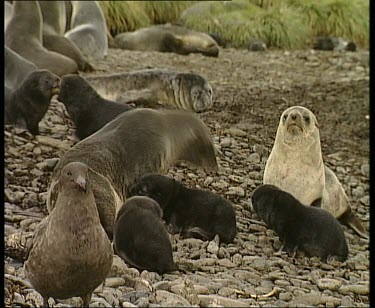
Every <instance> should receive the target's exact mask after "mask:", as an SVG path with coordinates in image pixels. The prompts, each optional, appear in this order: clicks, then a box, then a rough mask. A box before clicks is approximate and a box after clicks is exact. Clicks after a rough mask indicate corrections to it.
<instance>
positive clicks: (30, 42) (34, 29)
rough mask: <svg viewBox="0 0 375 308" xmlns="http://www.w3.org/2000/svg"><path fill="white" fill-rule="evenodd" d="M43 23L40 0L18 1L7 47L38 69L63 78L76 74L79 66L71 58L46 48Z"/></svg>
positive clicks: (11, 22) (7, 36) (8, 30)
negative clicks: (38, 0) (63, 76)
mask: <svg viewBox="0 0 375 308" xmlns="http://www.w3.org/2000/svg"><path fill="white" fill-rule="evenodd" d="M42 24H43V21H42V12H41V10H40V6H39V3H38V2H37V1H15V2H14V3H13V6H12V18H11V20H10V21H9V24H8V27H7V29H6V31H5V45H6V46H8V47H9V48H10V49H12V50H13V51H15V52H16V53H18V54H19V55H20V56H22V57H24V58H25V59H27V60H29V61H31V62H33V63H34V64H35V65H36V66H37V67H38V68H39V69H48V70H49V71H51V72H52V73H54V74H56V75H58V76H60V77H61V76H62V75H65V74H72V73H77V69H78V67H77V64H76V63H75V62H74V61H73V60H72V59H70V58H68V57H65V56H63V55H61V54H59V53H56V52H53V51H48V50H47V49H46V48H45V47H43V36H42Z"/></svg>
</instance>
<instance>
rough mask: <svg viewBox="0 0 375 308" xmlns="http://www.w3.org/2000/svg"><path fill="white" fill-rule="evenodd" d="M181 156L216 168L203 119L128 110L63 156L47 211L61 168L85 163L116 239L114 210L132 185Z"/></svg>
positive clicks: (179, 113) (102, 215) (106, 226)
mask: <svg viewBox="0 0 375 308" xmlns="http://www.w3.org/2000/svg"><path fill="white" fill-rule="evenodd" d="M179 160H185V161H188V162H190V163H194V164H196V165H198V166H202V167H208V168H216V167H217V162H216V156H215V148H214V145H213V143H212V138H211V135H210V132H209V130H208V128H207V126H206V125H205V124H204V123H203V121H201V120H200V119H199V118H198V117H197V116H195V115H194V114H192V113H189V112H184V111H180V110H163V111H157V110H152V109H147V108H144V109H141V108H140V109H135V110H130V111H127V112H124V113H122V114H120V115H119V116H118V117H117V118H116V119H114V120H113V121H111V122H110V123H108V124H107V125H106V126H104V127H103V128H102V129H100V130H99V131H97V132H96V133H95V134H93V135H91V136H89V137H87V138H86V139H84V140H82V141H81V142H79V143H77V144H76V145H75V146H73V147H72V148H71V149H70V150H69V151H68V152H66V153H65V154H64V155H63V156H62V157H61V159H60V161H59V162H58V164H57V165H56V167H55V169H54V171H53V174H52V178H51V184H50V186H49V189H48V196H47V208H48V211H49V212H51V211H52V210H53V208H54V207H55V202H56V198H57V197H58V195H59V191H58V189H57V186H56V183H57V178H58V177H59V175H60V173H61V169H62V168H63V167H64V166H65V165H66V164H68V163H69V162H72V161H77V162H82V163H85V164H87V165H88V167H89V171H90V172H89V176H90V180H91V183H92V186H91V187H92V189H93V192H94V196H95V201H96V204H97V206H98V210H99V215H100V220H101V222H102V224H103V226H104V229H105V230H106V231H107V234H108V235H109V237H110V238H112V235H113V227H114V222H115V214H116V211H117V210H118V208H119V207H120V206H121V205H122V204H123V203H124V201H125V199H126V192H127V190H128V188H129V187H131V186H132V185H133V184H134V182H135V180H136V179H137V178H138V177H140V176H141V175H142V174H145V173H147V172H164V171H165V170H166V169H167V168H168V167H169V166H171V164H173V163H175V162H177V161H179Z"/></svg>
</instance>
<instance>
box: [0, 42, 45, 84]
mask: <svg viewBox="0 0 375 308" xmlns="http://www.w3.org/2000/svg"><path fill="white" fill-rule="evenodd" d="M4 66H5V68H4V77H5V80H4V81H5V85H6V86H7V87H8V88H9V89H10V90H12V91H14V90H15V89H17V88H18V87H19V86H20V85H21V84H22V82H23V81H24V80H25V78H26V77H27V76H28V75H29V74H30V73H31V72H32V71H35V70H37V69H38V68H37V67H36V65H35V64H34V63H32V62H30V61H28V60H26V59H25V58H24V57H21V56H20V55H19V54H17V53H16V52H14V51H13V50H11V49H9V48H8V47H7V46H4Z"/></svg>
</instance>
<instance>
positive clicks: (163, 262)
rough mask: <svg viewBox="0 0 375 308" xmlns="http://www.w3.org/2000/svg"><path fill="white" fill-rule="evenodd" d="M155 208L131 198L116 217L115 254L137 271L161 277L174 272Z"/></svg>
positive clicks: (149, 201) (168, 243) (152, 203)
mask: <svg viewBox="0 0 375 308" xmlns="http://www.w3.org/2000/svg"><path fill="white" fill-rule="evenodd" d="M162 216H163V212H162V210H161V208H160V206H159V204H158V203H157V202H156V201H154V200H153V199H150V198H148V197H139V196H136V197H132V198H130V199H128V200H126V202H125V203H124V204H123V205H122V207H121V208H120V210H119V211H118V213H117V216H116V225H115V232H114V237H113V244H114V248H115V253H116V254H118V255H119V256H120V257H121V258H122V259H124V260H125V262H126V263H128V264H129V265H131V266H133V267H136V268H137V269H139V270H147V271H149V272H151V271H152V272H157V273H159V274H164V273H166V272H169V271H174V270H176V266H175V264H174V262H173V254H172V244H171V241H170V239H169V234H168V232H167V230H166V228H165V226H164V224H163V221H162Z"/></svg>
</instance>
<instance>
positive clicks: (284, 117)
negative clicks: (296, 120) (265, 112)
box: [283, 114, 288, 122]
mask: <svg viewBox="0 0 375 308" xmlns="http://www.w3.org/2000/svg"><path fill="white" fill-rule="evenodd" d="M287 118H288V115H287V114H284V116H283V121H284V122H285V121H286V119H287Z"/></svg>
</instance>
